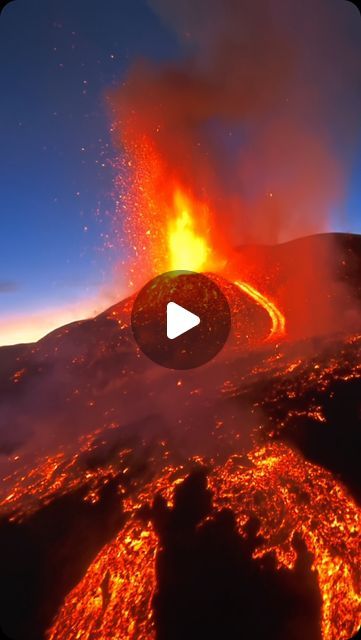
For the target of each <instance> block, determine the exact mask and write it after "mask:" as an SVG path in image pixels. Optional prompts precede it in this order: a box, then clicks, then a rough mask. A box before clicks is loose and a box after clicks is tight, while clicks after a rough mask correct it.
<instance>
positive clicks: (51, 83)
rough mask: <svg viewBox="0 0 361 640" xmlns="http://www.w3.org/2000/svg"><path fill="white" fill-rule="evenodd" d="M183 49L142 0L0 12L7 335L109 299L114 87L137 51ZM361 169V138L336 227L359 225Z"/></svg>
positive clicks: (31, 330)
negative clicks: (110, 95) (110, 97)
mask: <svg viewBox="0 0 361 640" xmlns="http://www.w3.org/2000/svg"><path fill="white" fill-rule="evenodd" d="M179 55H181V51H180V46H179V44H178V42H177V38H176V35H175V34H174V33H173V32H172V31H171V30H170V29H168V28H167V27H166V25H165V24H164V23H163V22H162V21H161V20H160V18H159V16H157V15H156V14H155V13H154V12H153V11H152V10H151V8H150V7H149V6H148V4H147V3H146V2H145V1H142V0H102V1H101V2H89V0H61V1H59V2H56V1H53V0H37V1H35V2H31V3H30V2H28V1H27V0H16V2H13V3H11V4H10V5H8V6H7V7H6V8H5V10H4V11H3V13H2V14H1V18H0V59H1V63H0V78H1V79H0V83H1V96H2V100H1V122H0V140H1V144H0V193H1V204H0V216H1V227H0V229H1V233H0V344H6V343H12V342H17V341H21V340H24V341H26V340H28V339H32V338H34V337H39V336H40V335H42V334H44V333H46V331H48V330H49V329H51V328H53V327H55V326H56V325H61V324H63V323H64V322H66V321H69V320H71V319H75V318H77V317H82V316H84V315H88V314H91V313H92V312H93V311H95V310H101V308H102V304H103V305H104V306H106V295H105V294H106V291H107V284H109V283H111V282H112V281H113V275H112V274H113V268H114V263H115V262H116V261H118V260H119V259H120V255H119V251H120V249H115V250H114V249H113V250H108V249H106V248H105V247H104V245H105V244H106V242H105V241H104V237H105V235H106V234H107V233H108V234H109V233H111V219H112V214H113V212H114V201H113V198H112V195H111V194H112V183H113V178H114V175H113V169H112V166H111V161H112V159H114V158H115V157H116V153H117V152H116V150H114V149H113V148H112V144H111V139H110V133H109V130H110V118H109V114H108V113H107V107H106V100H105V96H106V94H107V91H108V90H109V88H111V87H112V86H118V85H119V84H121V82H122V80H123V79H124V77H125V73H126V71H127V69H128V68H129V65H130V64H131V63H132V62H133V61H134V60H135V59H137V58H138V57H147V58H151V59H153V60H167V59H171V58H175V57H177V56H179ZM360 172H361V140H360V145H359V153H358V154H357V157H355V160H354V166H353V170H352V171H351V172H350V175H349V181H348V184H347V198H346V201H345V203H344V210H343V211H342V212H340V213H342V216H341V217H340V219H339V220H337V221H335V222H334V226H333V228H332V229H330V230H337V231H351V232H354V233H361V213H360V208H361V181H360V179H359V176H360ZM340 220H341V221H340ZM121 284H122V283H121V282H119V291H121ZM109 286H110V285H109ZM104 292H105V293H104Z"/></svg>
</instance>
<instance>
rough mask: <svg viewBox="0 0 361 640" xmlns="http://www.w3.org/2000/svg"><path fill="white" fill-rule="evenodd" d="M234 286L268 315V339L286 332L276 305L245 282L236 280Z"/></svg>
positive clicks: (283, 317)
mask: <svg viewBox="0 0 361 640" xmlns="http://www.w3.org/2000/svg"><path fill="white" fill-rule="evenodd" d="M235 284H236V285H237V287H239V288H240V289H241V290H242V291H243V292H244V293H246V294H247V295H248V296H249V297H250V298H252V300H254V301H255V302H256V304H258V305H260V306H261V307H262V308H263V309H264V310H265V311H266V312H267V313H268V315H269V317H270V320H271V331H270V335H269V339H272V338H279V337H281V336H283V335H284V334H285V332H286V318H285V316H284V315H283V313H281V311H280V310H279V309H278V307H277V306H276V304H275V303H274V302H272V301H271V300H269V298H267V297H266V296H265V295H263V294H262V293H260V292H259V291H257V289H255V288H254V287H252V286H251V285H250V284H247V283H246V282H239V281H238V280H236V281H235Z"/></svg>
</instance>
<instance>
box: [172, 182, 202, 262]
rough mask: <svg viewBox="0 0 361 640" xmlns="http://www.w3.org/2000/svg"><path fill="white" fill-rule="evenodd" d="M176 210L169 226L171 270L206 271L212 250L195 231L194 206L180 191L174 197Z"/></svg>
mask: <svg viewBox="0 0 361 640" xmlns="http://www.w3.org/2000/svg"><path fill="white" fill-rule="evenodd" d="M174 208H175V211H176V217H175V219H172V220H170V222H169V224H168V252H169V269H170V271H176V270H187V271H204V270H205V267H206V264H207V262H208V258H209V256H210V253H211V248H210V247H209V245H208V242H207V238H206V237H203V236H201V235H199V234H198V233H197V232H196V231H195V228H194V215H192V214H193V212H192V204H191V202H190V201H189V200H188V198H187V197H186V196H185V195H184V194H183V193H181V192H180V191H176V193H175V195H174Z"/></svg>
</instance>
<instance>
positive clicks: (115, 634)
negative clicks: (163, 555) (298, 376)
mask: <svg viewBox="0 0 361 640" xmlns="http://www.w3.org/2000/svg"><path fill="white" fill-rule="evenodd" d="M250 465H251V466H250ZM184 475H185V474H184V470H183V469H182V468H180V469H179V470H178V473H177V470H173V469H171V468H168V469H167V470H166V471H165V472H164V473H163V474H162V475H161V476H160V477H159V478H158V479H157V480H156V481H154V482H151V483H150V484H148V485H147V486H146V487H145V488H144V489H143V491H142V492H141V494H140V495H139V496H138V500H137V501H136V502H134V503H133V504H132V503H131V502H129V503H128V505H127V506H128V508H129V509H130V516H129V520H128V522H127V524H126V526H125V528H124V529H123V530H122V531H121V532H120V533H119V534H118V536H117V538H116V539H115V540H114V541H113V542H111V543H110V544H108V545H107V546H106V547H104V548H103V550H102V551H101V552H100V553H99V555H98V556H97V558H96V559H95V560H94V562H93V563H92V564H91V566H90V567H89V569H88V571H87V573H86V574H85V576H84V578H83V579H82V580H81V582H80V583H79V584H78V585H77V586H76V587H75V588H74V589H73V590H72V591H71V593H70V594H69V595H68V596H67V598H66V599H65V602H64V605H63V607H62V608H61V610H60V612H59V613H58V616H57V618H56V619H55V621H54V625H53V627H52V629H51V630H50V631H49V634H48V638H49V640H55V639H56V640H77V639H79V638H82V640H83V639H84V640H90V639H92V640H111V639H113V638H122V640H153V639H154V638H155V629H154V624H153V620H152V597H153V594H154V592H155V589H156V573H155V557H156V553H157V546H158V542H157V538H156V535H155V533H154V532H153V530H152V528H151V526H150V525H149V524H142V523H141V522H140V521H139V520H138V518H137V510H138V508H139V507H140V506H141V505H142V504H144V503H145V502H149V501H151V500H152V498H153V497H154V495H155V494H156V493H157V492H160V493H162V494H163V495H164V497H165V498H166V499H167V501H168V503H170V498H171V495H172V491H173V488H174V486H175V484H176V483H177V482H179V481H180V479H181V478H182V477H184ZM209 484H210V487H211V489H212V491H213V492H214V509H215V512H216V511H217V510H218V509H221V508H222V507H229V508H231V509H232V510H233V512H234V513H235V516H236V520H237V524H238V527H239V531H240V533H241V535H242V533H243V531H244V526H245V524H246V523H247V521H248V519H249V517H251V516H255V517H257V518H258V519H259V521H260V527H261V528H260V534H261V535H262V537H263V538H264V542H263V544H262V545H261V546H259V547H258V548H257V550H256V552H255V554H254V556H255V558H257V557H258V558H259V557H262V556H263V555H264V554H266V553H273V554H275V556H276V559H277V563H278V566H279V567H282V566H283V567H287V568H288V569H290V570H291V569H292V568H293V567H294V566H295V562H296V558H297V553H296V551H295V549H294V547H293V539H294V535H295V534H299V535H300V536H301V537H302V539H303V540H304V542H305V544H306V545H307V547H308V550H309V551H310V552H311V553H312V555H313V567H312V568H313V570H314V571H315V572H316V574H317V578H318V583H319V588H320V592H321V596H322V602H323V605H322V613H321V615H322V635H323V639H324V640H346V639H348V638H350V637H351V636H352V635H353V634H354V633H355V632H356V631H357V629H358V627H359V626H360V624H361V595H360V593H361V575H360V554H361V540H360V533H359V532H360V509H359V508H358V507H357V505H356V504H355V503H354V501H353V500H352V499H351V497H350V496H349V495H348V494H347V492H346V490H345V489H344V488H343V486H342V485H340V484H339V483H337V482H336V481H335V480H334V479H333V478H332V475H331V474H330V473H329V472H327V471H325V470H324V469H322V468H321V467H318V466H316V465H313V464H311V463H308V462H306V461H305V460H304V459H303V458H302V457H301V456H299V455H298V454H296V453H295V452H294V451H292V450H290V449H289V448H288V447H286V446H285V445H282V444H271V445H269V446H267V447H263V448H258V449H256V450H254V451H253V452H252V453H251V454H249V456H248V457H247V458H240V457H238V456H234V457H231V458H230V459H229V460H228V461H227V462H226V464H225V465H223V466H219V467H216V468H214V469H213V471H212V472H211V474H210V478H209Z"/></svg>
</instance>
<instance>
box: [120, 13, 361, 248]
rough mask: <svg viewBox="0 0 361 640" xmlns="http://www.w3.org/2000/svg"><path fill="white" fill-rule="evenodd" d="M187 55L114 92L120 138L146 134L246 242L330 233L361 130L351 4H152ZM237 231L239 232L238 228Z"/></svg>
mask: <svg viewBox="0 0 361 640" xmlns="http://www.w3.org/2000/svg"><path fill="white" fill-rule="evenodd" d="M151 6H152V8H153V9H154V10H155V11H157V12H158V13H159V15H160V16H161V18H162V19H163V20H164V21H165V22H166V23H167V25H168V26H170V27H171V28H172V29H174V30H175V31H176V32H177V34H178V37H179V39H180V42H181V46H182V56H181V58H180V59H178V60H176V61H174V62H172V63H164V64H159V63H157V64H156V63H152V62H151V61H139V62H138V63H136V64H135V65H134V66H133V68H132V69H131V71H130V73H129V75H128V78H127V80H126V82H125V84H124V85H123V86H122V88H121V89H119V90H118V92H116V93H115V95H113V100H112V104H113V109H114V117H115V120H116V122H117V125H116V128H115V130H116V134H117V136H118V141H119V142H121V143H124V142H126V140H127V138H128V137H129V136H133V137H138V138H139V139H140V138H141V136H142V135H146V136H150V137H151V139H152V140H153V141H154V144H155V145H156V148H157V150H158V151H159V153H160V155H161V157H162V159H163V160H164V162H165V163H166V165H167V167H169V170H171V171H172V172H173V171H176V173H177V175H178V176H179V178H180V179H181V180H182V181H183V182H184V183H185V184H186V185H187V186H189V187H190V188H191V189H192V191H193V192H194V193H195V195H196V196H200V197H202V196H206V197H207V198H208V199H209V200H210V201H211V203H212V205H213V208H214V210H215V211H216V214H217V216H218V219H219V220H220V221H226V223H227V226H228V227H229V228H230V230H231V233H230V235H231V237H232V239H233V241H234V238H235V237H236V238H237V240H238V242H261V243H275V242H281V241H284V240H288V239H290V238H293V237H297V236H300V235H307V234H310V233H314V232H317V231H324V230H327V229H329V226H330V220H331V217H332V216H334V214H335V211H336V212H337V211H342V208H343V198H344V195H345V189H346V187H347V175H348V172H349V170H350V167H351V164H352V159H353V154H354V151H355V144H356V141H357V138H358V137H359V133H360V121H359V113H360V111H361V85H360V82H359V80H360V77H361V21H360V15H359V13H358V11H357V9H356V7H355V6H353V5H352V4H351V3H347V2H344V1H343V0H302V2H301V1H298V0H293V1H292V2H290V1H289V0H256V1H255V0H183V1H182V2H176V1H175V0H151ZM235 234H236V235H235Z"/></svg>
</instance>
